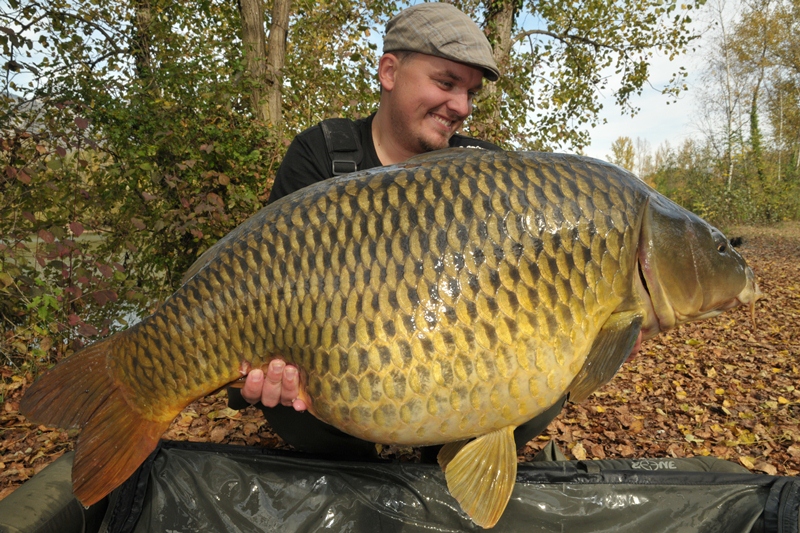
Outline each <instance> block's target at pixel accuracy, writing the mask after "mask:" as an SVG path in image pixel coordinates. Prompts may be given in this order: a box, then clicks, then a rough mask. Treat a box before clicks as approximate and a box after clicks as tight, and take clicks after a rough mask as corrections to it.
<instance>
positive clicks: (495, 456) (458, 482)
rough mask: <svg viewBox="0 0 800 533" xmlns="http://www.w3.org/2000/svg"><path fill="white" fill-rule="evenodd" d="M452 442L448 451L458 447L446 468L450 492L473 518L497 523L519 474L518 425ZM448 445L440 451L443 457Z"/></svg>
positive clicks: (481, 522)
mask: <svg viewBox="0 0 800 533" xmlns="http://www.w3.org/2000/svg"><path fill="white" fill-rule="evenodd" d="M459 445H460V446H459ZM448 446H451V449H450V451H448V452H445V453H447V454H449V453H451V452H452V451H456V453H455V455H454V456H453V457H452V458H451V459H450V461H448V462H447V464H446V470H445V472H444V475H445V479H446V480H447V488H448V489H449V490H450V494H452V495H453V497H454V498H455V499H456V501H457V502H458V504H459V505H460V506H461V508H462V509H463V510H464V512H465V513H467V514H468V515H469V517H470V518H471V519H472V521H473V522H475V523H476V524H478V525H479V526H481V527H483V528H490V527H493V526H494V525H495V524H496V523H497V521H498V520H500V516H501V515H502V514H503V511H505V509H506V505H508V500H509V499H510V498H511V491H512V490H514V482H515V481H516V478H517V447H516V444H515V443H514V426H508V427H504V428H502V429H498V430H497V431H493V432H491V433H489V434H487V435H483V436H482V437H478V438H477V439H475V440H473V441H470V442H468V443H465V444H464V443H463V441H461V442H456V443H452V445H446V446H445V448H447V447H448ZM457 447H458V448H459V449H458V450H456V448H457ZM445 448H442V450H441V451H440V452H439V454H440V461H441V456H442V452H444V451H445Z"/></svg>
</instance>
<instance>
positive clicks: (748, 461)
mask: <svg viewBox="0 0 800 533" xmlns="http://www.w3.org/2000/svg"><path fill="white" fill-rule="evenodd" d="M739 462H740V463H742V464H743V465H744V466H745V468H747V469H748V470H755V468H756V465H755V463H753V459H752V458H750V457H747V456H746V455H745V456H743V457H739Z"/></svg>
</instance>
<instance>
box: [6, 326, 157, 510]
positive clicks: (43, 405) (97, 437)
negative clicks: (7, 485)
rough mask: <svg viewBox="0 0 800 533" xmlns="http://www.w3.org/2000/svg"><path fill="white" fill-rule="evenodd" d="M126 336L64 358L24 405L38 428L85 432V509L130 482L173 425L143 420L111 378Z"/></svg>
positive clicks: (79, 492) (81, 450)
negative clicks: (118, 347)
mask: <svg viewBox="0 0 800 533" xmlns="http://www.w3.org/2000/svg"><path fill="white" fill-rule="evenodd" d="M126 333H127V332H122V333H120V334H117V335H114V336H113V337H110V338H108V339H105V340H103V341H100V342H97V343H94V344H92V345H91V346H88V347H86V348H84V349H83V350H80V351H79V352H76V353H75V354H73V355H71V356H70V357H68V358H66V359H65V360H64V361H62V362H61V363H59V364H58V365H56V366H55V367H53V368H51V369H50V370H48V371H47V372H45V373H44V375H42V377H41V378H39V379H38V380H36V382H34V383H33V385H31V386H30V388H29V389H28V390H27V391H26V393H25V396H24V397H23V398H22V401H21V402H20V412H22V414H24V415H25V417H26V418H28V419H29V420H30V421H32V422H34V423H36V424H42V425H46V426H56V427H62V428H66V427H79V428H81V434H80V437H79V438H78V442H77V444H76V447H75V459H74V462H73V466H72V490H73V492H74V493H75V496H76V497H77V498H78V500H80V502H81V503H82V504H83V505H86V506H88V505H92V504H94V503H96V502H98V501H100V500H101V499H102V498H103V497H105V496H106V495H107V494H108V493H109V492H111V491H112V490H114V489H115V488H116V487H117V486H119V485H121V484H122V483H123V482H124V481H125V480H126V479H128V477H130V475H131V474H132V473H133V472H134V471H135V470H136V469H137V468H138V467H139V465H140V464H141V463H143V462H144V460H145V459H146V458H147V456H148V455H149V454H150V452H152V451H153V450H154V449H155V447H156V445H157V444H158V440H159V438H160V437H161V435H162V434H163V433H164V431H166V430H167V428H168V427H169V424H170V422H171V420H172V419H171V418H169V419H164V420H150V419H147V418H145V417H143V416H142V415H141V413H140V411H138V410H137V409H134V408H133V407H132V406H131V405H130V404H129V403H128V401H127V400H126V391H125V389H124V388H122V386H120V384H119V383H117V382H116V381H115V380H114V379H113V377H112V374H111V372H110V370H109V366H108V357H109V355H110V354H111V353H113V351H114V348H115V346H116V345H117V343H118V342H119V339H120V338H121V337H122V336H123V335H125V334H126Z"/></svg>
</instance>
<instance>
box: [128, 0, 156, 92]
mask: <svg viewBox="0 0 800 533" xmlns="http://www.w3.org/2000/svg"><path fill="white" fill-rule="evenodd" d="M133 12H134V20H133V32H134V33H133V46H132V52H133V64H134V66H135V68H136V75H137V77H138V78H139V79H140V80H142V82H143V83H144V84H145V85H147V84H148V83H149V82H152V80H153V77H152V76H151V73H152V70H153V57H152V54H151V51H150V45H151V41H152V30H151V28H150V25H151V24H152V20H153V15H152V13H151V12H150V2H149V1H148V0H137V1H136V2H134V4H133Z"/></svg>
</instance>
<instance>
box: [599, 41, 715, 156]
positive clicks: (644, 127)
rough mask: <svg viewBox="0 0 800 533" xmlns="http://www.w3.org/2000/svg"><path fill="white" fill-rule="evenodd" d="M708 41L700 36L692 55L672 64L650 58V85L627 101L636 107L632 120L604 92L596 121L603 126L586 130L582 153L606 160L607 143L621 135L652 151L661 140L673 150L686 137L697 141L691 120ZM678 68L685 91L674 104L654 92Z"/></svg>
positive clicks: (664, 96)
mask: <svg viewBox="0 0 800 533" xmlns="http://www.w3.org/2000/svg"><path fill="white" fill-rule="evenodd" d="M708 39H709V37H708V36H701V37H700V38H699V39H697V40H696V41H695V42H694V47H695V51H694V52H691V51H690V52H688V53H687V54H685V55H682V56H680V57H678V58H676V59H675V60H674V61H670V60H669V59H667V58H666V57H663V56H662V57H654V58H653V61H652V63H651V70H650V72H651V80H650V85H646V86H645V88H644V90H643V91H642V94H641V96H635V97H633V99H632V100H631V103H632V104H633V105H634V106H636V107H638V108H640V111H639V113H638V114H637V115H636V116H635V117H633V118H631V117H630V116H629V115H622V114H621V112H620V108H619V107H618V106H617V105H616V104H615V102H614V98H613V95H612V93H611V91H610V90H608V91H607V94H606V95H605V97H604V99H602V100H601V102H602V104H603V110H602V112H601V114H600V118H601V119H603V118H604V119H606V121H607V123H606V124H604V125H598V126H597V127H596V128H593V129H591V130H590V133H591V136H592V143H591V145H590V146H587V147H586V148H585V149H584V153H585V154H586V155H588V156H590V157H596V158H598V159H608V156H609V155H611V144H612V143H613V142H614V141H615V140H616V139H617V138H619V137H623V136H625V137H630V138H631V140H632V141H633V142H634V143H635V142H636V138H637V137H640V138H642V139H645V140H647V141H648V142H649V143H650V148H651V150H652V151H653V152H655V150H656V148H658V146H660V145H661V144H662V143H663V142H664V141H669V144H670V146H672V147H673V148H675V147H677V146H679V145H680V144H681V143H682V142H683V141H684V140H685V139H687V138H690V137H695V138H700V132H699V130H698V127H697V123H696V120H695V118H694V117H696V115H697V111H698V97H699V94H698V93H699V92H700V90H699V89H700V84H701V77H702V70H703V56H704V54H705V53H707V50H708V48H709V46H708V42H707V41H708ZM681 66H682V67H684V68H685V69H686V71H687V72H688V74H689V77H688V78H687V80H686V84H687V86H688V90H686V91H683V92H682V93H681V94H680V96H679V97H678V100H677V102H676V101H675V100H674V98H671V97H668V96H666V95H663V94H661V93H660V92H659V91H658V89H660V88H663V87H664V86H666V85H667V83H668V82H669V80H670V78H671V77H672V73H674V72H677V71H678V69H679V68H680V67H681Z"/></svg>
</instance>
